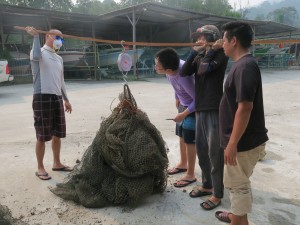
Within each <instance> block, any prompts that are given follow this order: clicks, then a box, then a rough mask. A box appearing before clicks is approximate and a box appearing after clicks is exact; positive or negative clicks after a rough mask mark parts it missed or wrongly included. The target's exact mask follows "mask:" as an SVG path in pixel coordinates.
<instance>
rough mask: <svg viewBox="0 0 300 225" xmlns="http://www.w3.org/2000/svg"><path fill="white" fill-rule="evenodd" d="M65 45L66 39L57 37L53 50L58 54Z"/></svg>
mask: <svg viewBox="0 0 300 225" xmlns="http://www.w3.org/2000/svg"><path fill="white" fill-rule="evenodd" d="M63 43H64V39H63V38H61V37H60V36H56V37H55V40H54V41H53V49H54V50H55V51H56V52H58V51H59V49H60V48H61V46H62V45H63Z"/></svg>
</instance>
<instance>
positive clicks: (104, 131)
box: [51, 84, 168, 208]
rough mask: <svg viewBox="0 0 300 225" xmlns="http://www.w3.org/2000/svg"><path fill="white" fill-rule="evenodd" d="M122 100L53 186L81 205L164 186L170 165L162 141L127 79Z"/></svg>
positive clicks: (132, 197)
mask: <svg viewBox="0 0 300 225" xmlns="http://www.w3.org/2000/svg"><path fill="white" fill-rule="evenodd" d="M119 100H120V103H119V104H118V106H117V107H116V108H114V110H113V111H112V114H111V115H110V116H109V117H108V118H106V119H105V120H103V121H102V123H101V125H100V129H99V131H98V132H97V134H96V136H95V138H94V140H93V142H92V144H91V145H90V146H89V147H88V149H87V150H86V151H85V153H84V155H83V157H82V159H81V162H80V163H79V164H78V165H77V166H75V168H74V170H73V171H72V172H71V173H70V174H69V175H68V177H67V178H66V180H65V181H64V182H63V183H59V184H57V186H56V187H55V188H53V189H51V191H52V192H53V193H54V194H56V195H58V196H59V197H61V198H63V199H66V200H73V201H75V202H78V203H80V204H82V205H83V206H85V207H91V208H94V207H97V208H98V207H103V206H106V205H109V204H113V205H119V204H124V203H136V202H137V201H138V200H140V199H142V198H144V197H145V196H147V195H150V194H153V193H160V192H163V191H164V190H165V188H166V184H167V175H166V169H167V166H168V158H167V147H166V145H165V142H164V140H163V138H162V136H161V134H160V132H159V131H158V130H157V129H156V127H155V126H154V125H153V124H152V123H151V122H150V120H149V119H148V117H147V115H146V114H145V113H144V112H142V111H141V110H139V109H138V108H137V104H136V102H135V100H134V98H133V96H132V94H131V92H130V89H129V87H128V85H127V84H125V85H124V92H123V93H122V94H120V96H119Z"/></svg>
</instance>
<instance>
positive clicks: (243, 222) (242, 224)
mask: <svg viewBox="0 0 300 225" xmlns="http://www.w3.org/2000/svg"><path fill="white" fill-rule="evenodd" d="M229 219H230V220H231V223H230V225H249V222H248V216H247V214H246V215H244V216H236V215H234V214H229Z"/></svg>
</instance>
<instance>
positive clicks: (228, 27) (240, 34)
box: [222, 21, 253, 48]
mask: <svg viewBox="0 0 300 225" xmlns="http://www.w3.org/2000/svg"><path fill="white" fill-rule="evenodd" d="M222 28H223V29H222V30H223V33H225V32H226V38H227V39H228V40H229V41H230V40H231V39H232V38H233V37H236V39H237V40H238V41H239V43H240V45H241V46H242V47H243V48H249V47H250V46H251V42H252V40H253V30H252V28H251V26H250V25H249V24H248V23H246V22H240V21H235V22H229V23H226V24H224V25H223V27H222Z"/></svg>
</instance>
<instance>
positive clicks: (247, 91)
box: [216, 22, 268, 225]
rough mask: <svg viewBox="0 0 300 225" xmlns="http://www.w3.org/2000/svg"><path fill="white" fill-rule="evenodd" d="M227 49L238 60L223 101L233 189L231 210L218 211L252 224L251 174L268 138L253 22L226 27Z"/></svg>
mask: <svg viewBox="0 0 300 225" xmlns="http://www.w3.org/2000/svg"><path fill="white" fill-rule="evenodd" d="M223 29H224V32H225V33H224V36H223V42H224V43H223V48H224V52H225V54H226V55H227V56H229V57H230V58H232V59H233V60H234V64H233V66H232V68H231V70H230V72H229V74H228V77H227V79H226V81H225V85H224V93H223V97H222V100H221V103H220V114H219V115H220V137H221V147H222V148H224V163H225V166H224V186H225V188H227V189H228V190H229V192H230V201H231V213H228V212H222V211H218V212H216V217H217V218H218V219H219V220H222V221H225V222H230V224H231V225H248V224H249V222H248V218H247V214H248V213H249V212H250V211H251V207H252V193H251V186H250V179H249V178H250V176H251V174H252V172H253V169H254V167H255V165H256V163H257V161H258V160H259V155H260V151H261V150H262V149H263V144H264V143H265V142H266V141H267V140H268V136H267V129H266V128H265V117H264V107H263V92H262V80H261V74H260V69H259V67H258V65H257V62H256V60H255V58H254V57H253V56H252V55H251V54H250V52H249V47H250V46H251V41H252V38H253V31H252V29H251V27H250V25H249V24H247V23H244V22H231V23H227V24H225V25H224V26H223Z"/></svg>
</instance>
